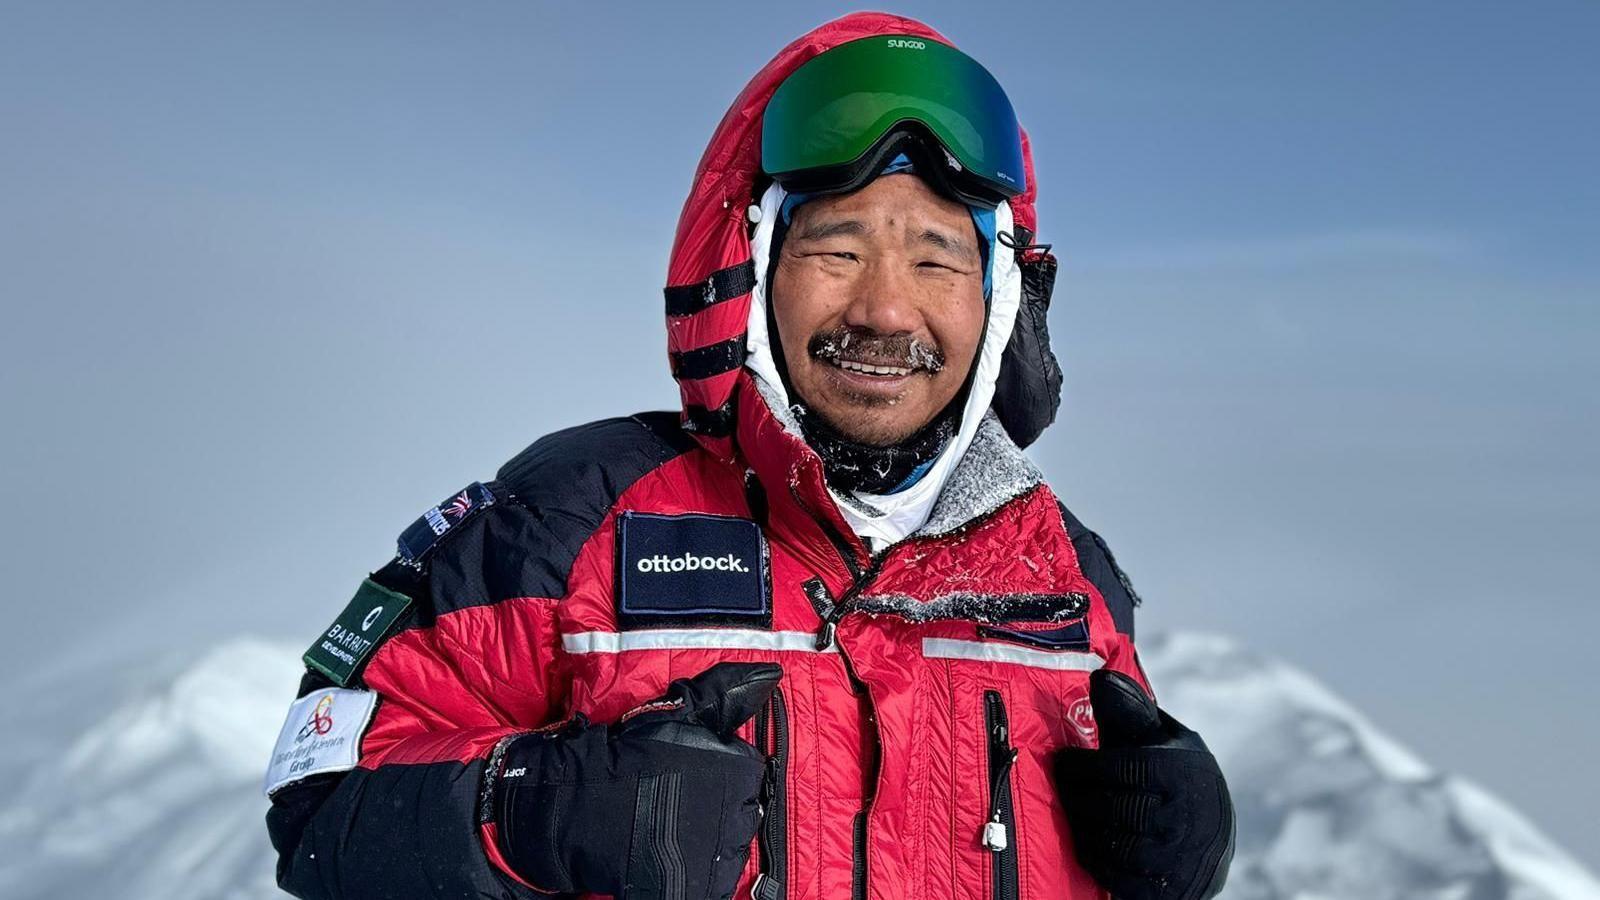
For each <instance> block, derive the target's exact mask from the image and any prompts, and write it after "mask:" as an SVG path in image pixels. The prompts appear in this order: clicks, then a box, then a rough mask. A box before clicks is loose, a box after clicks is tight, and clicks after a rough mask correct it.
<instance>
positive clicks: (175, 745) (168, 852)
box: [0, 635, 1600, 900]
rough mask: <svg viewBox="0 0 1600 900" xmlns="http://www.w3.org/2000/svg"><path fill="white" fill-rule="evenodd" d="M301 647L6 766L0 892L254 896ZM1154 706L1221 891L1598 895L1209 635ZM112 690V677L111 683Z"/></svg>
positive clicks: (219, 662)
mask: <svg viewBox="0 0 1600 900" xmlns="http://www.w3.org/2000/svg"><path fill="white" fill-rule="evenodd" d="M298 650H299V648H298V647H297V646H292V645H285V644H276V643H270V642H265V641H260V640H254V639H241V640H237V641H234V642H231V643H228V644H225V645H222V646H219V647H217V648H215V649H214V650H213V651H212V652H211V653H209V654H208V655H206V656H205V657H204V658H202V659H200V660H198V661H197V662H195V663H194V664H193V665H192V666H190V667H189V668H188V669H187V670H185V671H184V672H182V673H181V674H179V675H178V676H177V677H175V678H171V679H169V680H167V681H166V682H165V683H164V684H162V685H160V686H159V687H157V688H155V689H147V690H139V691H131V693H132V694H133V696H130V697H129V698H128V699H127V700H126V702H124V703H123V705H122V706H120V707H118V708H117V709H116V710H115V711H113V712H112V713H111V714H109V715H107V716H105V717H104V718H102V719H101V720H100V721H98V722H97V723H94V724H91V725H89V726H88V727H81V724H80V726H79V727H78V730H76V731H75V732H74V733H75V735H76V736H75V737H67V738H64V739H62V740H61V741H60V743H59V744H58V746H60V747H62V748H64V749H63V751H62V752H60V753H59V754H57V755H56V756H54V757H53V758H49V759H46V760H44V761H41V762H36V763H34V764H32V765H31V766H28V767H26V769H25V770H24V771H21V772H18V771H16V770H15V769H16V767H15V766H12V771H7V772H5V773H4V776H5V777H3V778H0V785H3V787H0V792H3V793H0V803H3V805H0V896H4V897H6V898H14V900H45V898H51V900H55V898H73V900H78V898H116V900H157V898H159V900H267V898H278V897H282V896H285V895H282V894H279V893H277V891H276V888H275V887H274V884H273V875H272V870H273V854H272V850H271V848H270V847H269V846H268V843H267V837H266V828H265V826H264V824H263V821H262V817H263V815H264V814H265V812H266V808H267V804H266V801H265V800H263V799H262V798H261V796H260V779H261V773H262V771H263V769H264V768H265V766H266V762H267V756H268V754H269V752H270V749H271V746H272V743H273V739H274V738H275V737H276V736H277V731H278V727H279V725H280V724H281V723H282V720H283V715H284V712H285V710H286V709H287V708H288V706H289V702H290V701H291V700H292V693H293V691H294V687H295V685H296V684H297V683H298V681H299V677H300V672H301V666H300V662H299V659H298ZM1140 655H1141V657H1142V659H1143V662H1144V665H1145V668H1146V670H1147V671H1148V672H1149V674H1150V676H1151V679H1152V680H1153V681H1154V683H1155V685H1156V689H1157V692H1158V693H1159V695H1160V697H1161V701H1162V704H1163V706H1166V707H1167V708H1169V709H1170V710H1171V711H1172V712H1173V714H1174V715H1176V716H1178V717H1179V718H1180V719H1182V720H1184V722H1186V723H1187V724H1189V725H1191V726H1193V727H1194V728H1195V729H1197V730H1198V731H1200V732H1201V733H1202V734H1203V735H1205V737H1206V740H1207V742H1208V743H1210V745H1211V746H1212V748H1213V749H1214V750H1215V751H1216V752H1217V755H1218V757H1219V758H1220V759H1221V761H1222V766H1223V770H1224V771H1225V772H1226V773H1227V776H1228V781H1229V784H1230V785H1231V787H1232V789H1233V794H1234V799H1235V802H1236V803H1237V805H1238V809H1239V816H1240V828H1239V841H1240V851H1239V855H1238V858H1237V859H1236V860H1235V862H1234V868H1233V877H1232V878H1231V879H1230V881H1229V888H1228V890H1227V892H1226V893H1225V894H1224V897H1226V898H1230V900H1343V898H1349V900H1402V898H1404V900H1600V882H1597V881H1596V880H1595V879H1594V877H1593V876H1592V875H1590V874H1589V873H1587V872H1586V871H1585V870H1584V869H1583V868H1582V867H1581V866H1579V865H1578V864H1577V863H1576V862H1575V861H1573V860H1572V859H1571V858H1570V857H1569V856H1568V855H1567V854H1566V853H1564V852H1563V851H1561V850H1560V849H1559V848H1557V847H1556V846H1554V845H1553V844H1552V843H1551V842H1550V841H1549V840H1548V839H1547V838H1545V837H1544V836H1543V835H1541V834H1540V833H1539V831H1538V830H1537V829H1536V828H1535V827H1534V826H1533V825H1531V824H1529V823H1528V822H1527V821H1526V820H1525V819H1523V818H1522V817H1521V816H1520V815H1518V814H1516V813H1515V812H1513V811H1512V810H1511V809H1509V808H1508V807H1507V806H1505V805H1504V804H1503V803H1502V802H1501V801H1499V800H1497V799H1496V798H1494V797H1492V796H1490V795H1489V794H1488V793H1486V792H1485V791H1483V790H1482V789H1480V788H1478V787H1476V786H1474V785H1472V784H1470V783H1468V782H1465V781H1462V780H1460V779H1457V778H1453V777H1450V776H1446V775H1442V774H1440V773H1438V772H1435V771H1434V770H1433V769H1431V768H1430V767H1429V766H1428V765H1427V764H1425V763H1424V762H1422V761H1421V760H1419V759H1417V758H1416V757H1415V756H1414V755H1413V754H1411V753H1410V752H1409V751H1408V750H1406V749H1405V748H1403V747H1401V746H1399V745H1398V744H1396V743H1395V742H1394V741H1392V740H1390V739H1389V738H1387V737H1386V736H1384V735H1383V734H1382V733H1381V732H1379V731H1378V730H1377V729H1375V728H1374V727H1373V726H1372V725H1371V724H1370V723H1368V722H1367V721H1366V720H1365V719H1364V718H1363V717H1362V716H1361V715H1360V714H1359V713H1358V712H1356V711H1355V710H1353V709H1351V708H1350V707H1349V706H1348V705H1347V704H1346V703H1344V702H1343V701H1342V700H1340V699H1339V698H1338V697H1336V696H1334V695H1333V694H1332V693H1330V692H1329V691H1328V690H1327V689H1326V688H1324V687H1322V686H1321V685H1320V684H1318V683H1317V682H1316V681H1314V680H1312V679H1310V678H1308V677H1307V676H1306V675H1305V674H1303V673H1301V672H1298V671H1296V670H1295V669H1293V668H1291V667H1289V666H1286V665H1284V664H1282V663H1278V662H1274V661H1271V660H1267V659H1264V658H1260V657H1256V656H1253V655H1251V654H1249V653H1246V652H1244V651H1243V650H1241V649H1239V648H1238V647H1237V646H1235V645H1234V644H1233V643H1231V642H1229V641H1227V640H1225V639H1222V638H1215V637H1207V636H1198V635H1178V636H1174V637H1170V638H1155V639H1147V640H1146V641H1144V642H1143V645H1142V648H1141V652H1140ZM111 689H112V690H115V689H116V688H115V687H114V686H113V687H112V688H111Z"/></svg>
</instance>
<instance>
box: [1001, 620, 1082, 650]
mask: <svg viewBox="0 0 1600 900" xmlns="http://www.w3.org/2000/svg"><path fill="white" fill-rule="evenodd" d="M978 634H980V635H982V636H983V637H986V638H998V639H1000V640H1003V641H1014V642H1016V643H1019V644H1028V645H1029V646H1033V647H1042V648H1044V649H1046V650H1088V649H1089V620H1088V619H1087V618H1084V619H1077V620H1076V621H1072V622H1066V623H1064V624H1056V623H1037V624H1034V623H1013V624H1010V625H1008V626H1007V627H1005V628H995V627H992V626H979V628H978Z"/></svg>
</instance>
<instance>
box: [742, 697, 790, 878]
mask: <svg viewBox="0 0 1600 900" xmlns="http://www.w3.org/2000/svg"><path fill="white" fill-rule="evenodd" d="M756 745H757V746H758V747H760V748H761V751H762V752H763V753H765V754H767V771H766V775H765V777H764V778H763V779H762V783H761V808H762V815H761V832H760V834H759V835H758V838H757V850H758V851H759V852H760V854H761V866H760V873H759V874H758V875H757V876H756V883H755V887H754V888H753V889H752V890H751V896H752V897H754V898H755V900H784V898H785V897H786V896H788V880H789V859H788V803H789V787H788V776H789V712H788V708H787V707H786V706H785V705H784V701H783V690H782V689H781V688H780V689H777V690H774V691H773V692H772V699H771V700H769V701H767V705H766V706H763V707H762V708H761V711H760V712H759V713H757V714H756Z"/></svg>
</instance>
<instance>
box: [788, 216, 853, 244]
mask: <svg viewBox="0 0 1600 900" xmlns="http://www.w3.org/2000/svg"><path fill="white" fill-rule="evenodd" d="M871 231H872V226H870V225H868V224H867V223H865V222H863V221H861V220H859V219H835V220H834V221H832V222H829V221H827V220H823V221H821V222H809V223H807V224H806V227H804V228H802V229H800V233H799V234H796V235H795V236H794V239H795V240H797V241H820V240H822V239H823V238H831V237H838V236H840V235H863V234H868V233H870V232H871Z"/></svg>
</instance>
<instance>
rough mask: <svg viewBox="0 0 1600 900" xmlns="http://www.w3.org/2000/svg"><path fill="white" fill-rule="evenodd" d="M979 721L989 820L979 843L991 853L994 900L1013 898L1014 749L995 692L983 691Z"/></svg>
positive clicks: (1002, 705)
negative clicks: (985, 759)
mask: <svg viewBox="0 0 1600 900" xmlns="http://www.w3.org/2000/svg"><path fill="white" fill-rule="evenodd" d="M983 723H984V729H985V733H986V737H987V743H988V758H989V819H988V821H986V822H984V825H983V846H984V849H986V850H988V851H989V852H990V854H991V865H990V872H991V873H992V874H993V878H994V897H995V900H1017V821H1016V812H1015V810H1014V808H1013V807H1012V802H1011V767H1012V765H1013V764H1014V763H1015V762H1016V761H1017V750H1016V748H1015V747H1013V746H1011V733H1010V731H1011V729H1010V725H1009V723H1008V722H1007V720H1006V701H1005V699H1004V698H1002V697H1001V696H1000V692H999V691H984V694H983Z"/></svg>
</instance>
